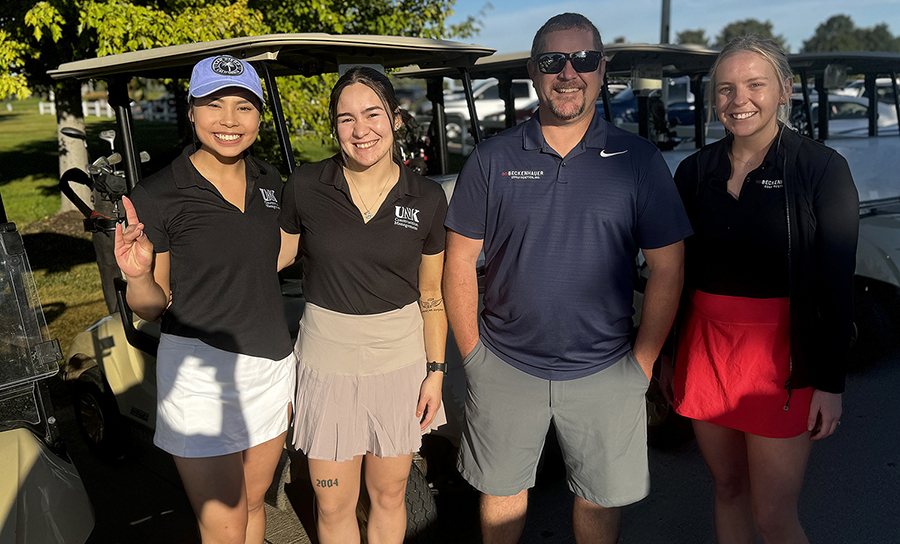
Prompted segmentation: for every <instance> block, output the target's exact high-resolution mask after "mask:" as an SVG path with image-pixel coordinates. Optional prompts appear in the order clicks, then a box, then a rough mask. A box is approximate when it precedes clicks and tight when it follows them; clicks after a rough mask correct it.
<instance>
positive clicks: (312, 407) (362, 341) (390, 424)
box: [293, 303, 447, 461]
mask: <svg viewBox="0 0 900 544" xmlns="http://www.w3.org/2000/svg"><path fill="white" fill-rule="evenodd" d="M294 353H295V354H296V355H297V362H298V373H297V379H298V385H297V399H296V403H295V405H294V406H295V407H296V410H295V411H294V437H293V442H294V446H295V447H297V448H298V449H300V450H302V451H303V452H304V453H306V455H307V456H308V457H309V458H310V459H319V460H325V461H347V460H350V459H353V458H354V457H355V456H357V455H363V454H365V453H367V452H369V453H372V454H373V455H377V456H378V457H397V456H399V455H405V454H408V453H413V452H416V451H418V450H419V447H420V446H421V444H422V430H421V428H420V426H419V418H417V417H416V405H417V404H418V402H419V388H420V387H421V385H422V381H423V380H424V379H425V377H426V375H427V373H428V372H427V369H426V368H425V337H424V332H423V324H422V314H421V313H420V311H419V308H418V304H416V303H413V304H410V305H408V306H405V307H403V308H401V309H399V310H392V311H390V312H385V313H382V314H374V315H348V314H342V313H339V312H334V311H331V310H327V309H325V308H322V307H320V306H316V305H314V304H310V303H307V304H306V309H305V310H304V313H303V319H302V320H301V321H300V335H299V337H298V338H297V345H296V348H295V349H294ZM446 422H447V418H446V417H445V415H444V408H443V406H441V408H440V409H439V410H438V413H437V414H436V415H435V418H434V421H433V422H432V423H431V425H430V426H429V428H428V429H426V431H425V432H429V431H430V430H432V429H435V428H437V427H439V426H440V425H443V424H444V423H446Z"/></svg>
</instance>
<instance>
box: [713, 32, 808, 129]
mask: <svg viewBox="0 0 900 544" xmlns="http://www.w3.org/2000/svg"><path fill="white" fill-rule="evenodd" d="M745 51H749V52H751V53H756V54H757V55H759V56H761V57H762V58H763V59H764V60H765V61H766V62H767V63H768V64H769V66H771V67H772V70H774V71H775V75H776V76H778V84H779V88H783V87H784V83H785V81H786V80H788V79H790V80H792V81H793V78H794V74H793V72H791V65H790V63H789V62H788V59H787V55H786V54H785V53H784V50H783V49H782V48H781V46H780V45H778V43H776V42H775V40H772V39H770V38H765V37H763V36H760V35H759V34H746V35H744V36H738V37H737V38H735V39H733V40H731V41H730V42H729V43H728V45H726V46H725V48H724V49H722V52H721V53H719V56H718V57H716V61H715V62H714V63H713V65H712V68H710V70H709V85H708V86H707V87H706V103H707V104H709V114H708V117H709V118H710V119H711V118H712V110H713V106H714V105H715V103H716V102H715V100H716V85H717V81H716V71H717V70H718V69H719V65H720V64H721V63H722V61H723V60H725V59H727V58H728V57H730V56H732V55H735V54H737V53H743V52H745ZM790 119H791V93H790V92H788V96H787V98H786V99H785V103H784V104H781V105H780V106H779V107H778V121H779V122H781V123H782V124H785V125H787V126H790V124H791V123H790Z"/></svg>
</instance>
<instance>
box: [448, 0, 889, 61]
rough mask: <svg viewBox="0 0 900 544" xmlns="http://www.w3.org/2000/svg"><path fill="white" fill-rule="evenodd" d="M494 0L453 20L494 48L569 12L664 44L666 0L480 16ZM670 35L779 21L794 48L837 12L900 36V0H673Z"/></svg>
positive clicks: (596, 0) (465, 7)
mask: <svg viewBox="0 0 900 544" xmlns="http://www.w3.org/2000/svg"><path fill="white" fill-rule="evenodd" d="M487 2H488V0H456V4H455V6H454V12H455V13H454V15H453V16H452V17H451V18H450V19H449V22H451V23H454V22H459V21H460V20H463V19H465V16H467V15H473V16H475V17H477V18H479V19H481V21H482V30H481V32H480V33H479V34H478V35H476V36H474V37H472V38H468V39H466V40H462V41H467V42H471V43H476V44H478V45H483V46H485V47H492V48H494V49H496V50H497V52H498V53H517V52H520V51H528V50H529V49H531V40H532V39H533V38H534V33H535V32H536V31H537V29H538V28H540V27H541V25H542V24H544V22H545V21H546V20H547V19H549V18H550V17H552V16H554V15H556V14H558V13H563V12H567V11H568V12H574V13H581V14H582V15H584V16H586V17H587V18H588V19H590V20H591V21H592V22H593V23H594V24H595V25H596V26H597V28H598V29H599V30H600V35H601V36H602V37H603V41H604V43H606V42H610V43H611V42H612V41H613V39H614V38H616V37H618V36H624V37H625V40H626V41H627V42H629V43H639V42H647V43H659V42H660V23H661V18H662V0H559V1H550V0H490V4H491V5H493V8H492V9H488V10H486V11H485V13H484V14H483V15H479V11H481V10H482V9H483V8H484V6H485V4H486V3H487ZM670 6H671V7H670V13H671V17H670V28H671V31H670V38H669V41H670V42H671V43H674V42H675V35H676V33H678V32H680V31H682V30H694V29H698V28H702V29H704V30H706V36H707V37H708V38H710V42H715V37H716V36H717V35H718V34H719V33H720V32H721V31H722V29H723V28H724V27H725V26H726V25H728V24H729V23H732V22H734V21H740V20H744V19H751V18H752V19H758V20H760V21H763V22H765V21H766V20H769V21H771V22H772V24H773V29H774V32H775V34H776V35H777V34H781V35H783V36H784V37H785V38H787V44H788V47H789V48H790V52H792V53H796V52H799V51H800V49H801V48H802V47H803V42H804V41H805V40H808V39H809V38H811V37H812V36H813V34H814V33H815V31H816V28H817V27H818V26H819V25H820V24H822V23H824V22H825V21H826V20H828V18H829V17H831V16H833V15H842V14H843V15H849V16H850V18H851V19H852V20H853V22H854V23H855V24H856V26H857V27H872V26H875V25H877V24H879V23H887V25H888V27H889V29H890V32H891V34H893V35H894V36H897V35H900V1H898V0H740V1H738V0H671V4H670Z"/></svg>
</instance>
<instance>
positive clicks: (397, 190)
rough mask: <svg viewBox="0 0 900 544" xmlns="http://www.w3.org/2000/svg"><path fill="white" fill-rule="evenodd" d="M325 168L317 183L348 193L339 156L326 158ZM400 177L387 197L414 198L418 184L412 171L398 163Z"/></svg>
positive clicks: (416, 195) (348, 188)
mask: <svg viewBox="0 0 900 544" xmlns="http://www.w3.org/2000/svg"><path fill="white" fill-rule="evenodd" d="M326 161H327V162H326V163H325V168H323V169H322V172H321V173H320V174H319V183H324V184H325V185H331V186H333V187H334V188H336V189H338V190H339V191H343V192H344V193H347V194H350V186H349V184H348V182H347V178H346V177H345V176H344V169H343V167H342V166H341V156H340V154H339V153H338V154H336V155H334V156H332V157H331V158H330V159H326ZM399 166H400V179H399V181H397V184H396V185H395V186H394V188H393V189H391V192H390V193H388V198H390V197H391V196H392V195H393V198H396V197H397V196H399V195H408V196H411V197H414V198H418V196H419V184H418V183H417V182H416V180H415V179H414V178H413V176H414V173H413V171H412V170H410V169H409V168H407V167H406V166H405V165H403V164H400V165H399Z"/></svg>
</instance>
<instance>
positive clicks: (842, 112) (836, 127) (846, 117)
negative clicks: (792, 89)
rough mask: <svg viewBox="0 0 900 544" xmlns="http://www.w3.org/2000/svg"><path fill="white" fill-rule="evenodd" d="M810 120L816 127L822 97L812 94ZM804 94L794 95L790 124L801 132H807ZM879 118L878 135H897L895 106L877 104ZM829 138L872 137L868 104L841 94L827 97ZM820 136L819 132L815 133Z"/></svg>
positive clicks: (858, 98) (877, 120) (877, 122)
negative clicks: (870, 135) (870, 134)
mask: <svg viewBox="0 0 900 544" xmlns="http://www.w3.org/2000/svg"><path fill="white" fill-rule="evenodd" d="M809 97H810V102H811V104H810V117H811V118H812V122H813V126H814V127H815V126H817V124H818V122H819V101H818V100H819V95H818V94H817V93H811V94H810V95H809ZM804 104H805V103H804V101H803V94H800V93H795V94H793V95H791V124H792V125H794V126H795V127H797V128H798V130H800V131H801V132H803V131H805V129H806V123H807V121H806V113H805V111H804V110H805V107H804ZM876 104H877V111H878V116H877V119H876V125H877V126H878V134H879V135H883V134H896V133H897V110H896V109H895V108H894V107H893V105H888V104H886V103H884V102H880V101H879V102H876ZM828 107H829V110H828V134H829V136H833V137H842V136H861V137H867V136H868V135H869V100H868V99H866V98H861V97H856V96H846V95H840V94H829V95H828ZM814 134H818V132H814Z"/></svg>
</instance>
